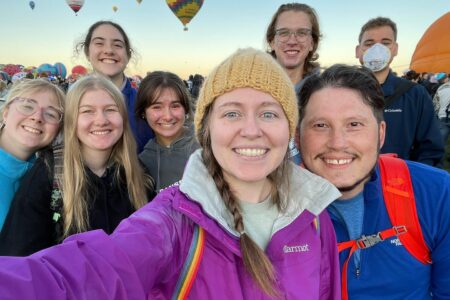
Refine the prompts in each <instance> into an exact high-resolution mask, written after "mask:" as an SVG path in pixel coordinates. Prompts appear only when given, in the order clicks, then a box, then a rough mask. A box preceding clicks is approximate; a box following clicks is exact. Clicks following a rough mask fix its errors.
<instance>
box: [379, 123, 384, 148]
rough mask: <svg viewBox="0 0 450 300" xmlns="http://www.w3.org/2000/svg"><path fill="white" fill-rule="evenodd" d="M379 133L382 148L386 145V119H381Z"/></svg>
mask: <svg viewBox="0 0 450 300" xmlns="http://www.w3.org/2000/svg"><path fill="white" fill-rule="evenodd" d="M378 134H379V136H380V149H381V148H382V147H383V145H384V139H385V137H386V122H385V121H381V123H380V128H379V132H378ZM380 149H378V150H380Z"/></svg>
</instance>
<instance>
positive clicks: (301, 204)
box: [180, 149, 340, 237]
mask: <svg viewBox="0 0 450 300" xmlns="http://www.w3.org/2000/svg"><path fill="white" fill-rule="evenodd" d="M201 151H202V150H201V149H198V150H197V151H195V152H194V153H193V154H192V155H191V157H190V158H189V161H188V163H187V165H186V169H185V171H184V174H183V179H182V181H181V183H180V191H181V192H183V193H184V194H185V195H187V197H188V198H189V199H191V200H192V201H194V202H196V203H197V204H199V206H200V207H201V210H203V211H204V212H205V213H206V214H207V215H208V216H209V217H210V218H212V219H213V220H215V221H216V222H218V223H219V224H220V225H221V227H223V228H224V229H225V230H226V231H227V232H228V233H230V234H232V235H233V236H235V237H238V236H239V233H238V232H237V231H236V230H235V229H234V220H233V216H232V214H231V212H229V211H228V209H227V208H226V206H225V204H224V203H223V201H222V198H221V196H220V193H219V191H218V190H217V187H216V185H215V183H214V180H213V178H212V177H211V176H210V175H209V173H208V170H207V169H206V167H205V165H204V164H203V160H202V158H201V153H202V152H201ZM289 169H290V171H289V172H290V174H289V184H288V187H286V188H285V189H283V188H281V189H280V190H281V191H282V192H281V195H280V196H281V200H282V203H283V205H282V206H283V207H284V209H282V211H281V212H280V214H279V217H278V219H277V220H276V221H275V224H274V233H276V232H277V231H279V230H281V229H283V228H284V227H286V226H288V225H289V224H291V223H292V222H293V221H294V220H295V219H296V218H297V217H298V216H299V215H300V214H301V213H303V212H304V211H309V212H310V213H312V214H313V215H316V216H317V215H319V214H320V213H321V212H322V211H323V210H324V209H325V208H326V207H327V206H328V204H330V203H331V202H332V201H334V200H335V199H337V198H339V196H340V193H339V191H338V190H337V189H336V188H335V187H334V186H333V185H332V184H331V183H329V182H328V181H326V180H325V179H323V178H321V177H319V176H317V175H314V174H312V173H311V172H309V171H307V170H305V169H303V168H300V167H298V166H296V165H294V164H291V165H290V167H289ZM284 190H287V192H286V191H285V192H283V191H284ZM188 207H189V206H187V207H185V208H184V210H185V211H186V210H187V209H188ZM201 210H200V212H201ZM194 221H195V220H194Z"/></svg>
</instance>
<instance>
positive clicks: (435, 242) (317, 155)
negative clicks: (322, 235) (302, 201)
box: [299, 65, 450, 300]
mask: <svg viewBox="0 0 450 300" xmlns="http://www.w3.org/2000/svg"><path fill="white" fill-rule="evenodd" d="M299 101H300V123H299V134H300V152H301V156H302V159H303V163H304V165H305V167H306V168H307V169H308V170H310V171H312V172H313V173H316V174H318V175H320V176H322V177H324V178H326V179H328V180H329V181H330V182H332V183H333V184H334V185H335V186H336V187H337V188H338V189H339V190H340V192H341V193H342V197H341V198H339V199H338V200H336V201H334V202H333V203H332V204H331V205H330V206H329V208H328V211H329V213H330V216H331V219H332V221H333V225H334V228H335V231H336V235H337V240H338V242H345V241H349V240H358V239H359V238H361V237H363V236H370V235H374V234H377V233H379V232H381V231H384V230H386V229H389V228H392V227H393V224H392V223H391V220H390V218H389V215H388V213H387V211H386V205H385V200H384V195H383V192H382V185H381V182H380V167H379V165H378V156H379V150H380V149H381V147H383V144H384V140H385V135H386V126H387V125H386V123H385V122H384V121H383V107H384V103H383V102H384V97H383V93H382V91H381V89H380V86H379V84H378V82H377V79H376V78H375V77H374V76H373V73H372V72H371V71H370V70H368V69H367V68H364V67H350V66H345V65H335V66H332V67H330V68H329V69H327V70H325V72H323V73H322V74H321V75H318V76H317V75H316V76H313V77H312V78H311V79H309V80H307V81H306V82H305V85H304V86H303V89H302V93H301V94H300V99H299ZM406 164H407V167H408V169H409V172H410V178H411V182H412V187H413V191H414V196H415V205H416V209H417V215H418V221H419V223H420V228H421V231H422V233H423V236H424V240H425V243H426V245H427V246H428V249H429V250H430V255H431V260H432V263H431V264H426V263H421V262H419V261H418V260H417V259H415V258H414V257H413V256H412V255H411V254H410V252H408V251H407V250H406V248H405V247H404V246H403V244H402V242H401V240H400V239H399V238H398V236H392V237H390V238H385V239H382V240H379V242H378V243H376V244H374V245H372V246H371V247H368V248H365V249H358V250H356V251H355V252H354V253H353V255H351V256H350V252H349V251H348V250H345V251H342V252H341V253H340V263H341V270H342V271H344V270H346V271H347V278H344V279H345V280H343V283H345V284H346V285H347V286H345V284H344V285H343V291H342V292H343V296H344V299H384V300H389V299H415V300H421V299H450V255H449V253H450V252H449V251H450V250H449V249H450V175H449V174H448V173H446V172H444V171H443V170H439V169H437V168H434V167H430V166H427V165H425V164H421V163H417V162H411V161H406ZM349 257H350V258H349ZM347 259H349V260H348V266H347V267H346V266H345V265H344V262H345V261H346V260H347Z"/></svg>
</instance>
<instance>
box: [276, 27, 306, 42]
mask: <svg viewBox="0 0 450 300" xmlns="http://www.w3.org/2000/svg"><path fill="white" fill-rule="evenodd" d="M311 33H312V30H311V29H309V28H299V29H297V30H289V29H286V28H281V29H277V30H275V35H276V36H277V37H278V40H279V41H280V42H282V43H286V42H287V41H288V40H289V38H290V37H291V35H292V34H293V35H294V36H295V39H296V40H297V41H298V42H304V41H306V39H307V38H308V37H309V36H311Z"/></svg>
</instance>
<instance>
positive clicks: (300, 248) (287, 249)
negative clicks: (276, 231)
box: [283, 244, 309, 253]
mask: <svg viewBox="0 0 450 300" xmlns="http://www.w3.org/2000/svg"><path fill="white" fill-rule="evenodd" d="M308 251H309V245H308V244H305V245H298V246H287V245H285V246H284V247H283V252H284V253H293V252H308Z"/></svg>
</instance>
